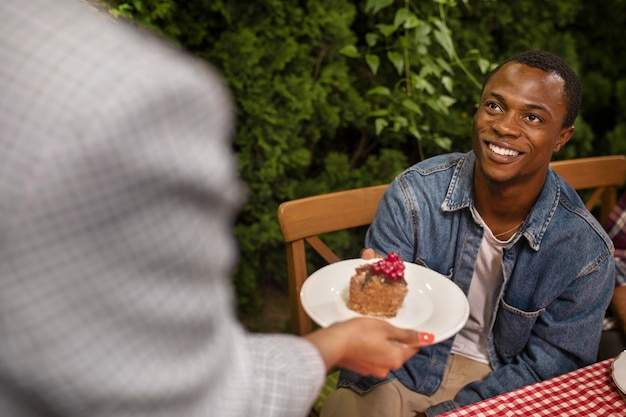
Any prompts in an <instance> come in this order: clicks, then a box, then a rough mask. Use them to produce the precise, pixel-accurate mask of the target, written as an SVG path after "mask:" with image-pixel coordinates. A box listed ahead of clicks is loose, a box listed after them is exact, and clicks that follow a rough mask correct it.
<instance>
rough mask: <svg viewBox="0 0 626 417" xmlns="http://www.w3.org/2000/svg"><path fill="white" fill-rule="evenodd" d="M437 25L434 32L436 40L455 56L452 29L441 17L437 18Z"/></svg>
mask: <svg viewBox="0 0 626 417" xmlns="http://www.w3.org/2000/svg"><path fill="white" fill-rule="evenodd" d="M435 25H436V26H437V27H438V29H435V33H434V36H435V40H437V43H439V45H441V46H442V47H443V49H444V50H445V51H446V52H447V53H448V56H449V57H450V58H452V57H454V43H453V42H452V37H450V31H449V30H448V28H447V27H446V25H445V24H443V23H442V22H441V21H440V20H439V19H435Z"/></svg>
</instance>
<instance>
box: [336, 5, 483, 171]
mask: <svg viewBox="0 0 626 417" xmlns="http://www.w3.org/2000/svg"><path fill="white" fill-rule="evenodd" d="M455 7H457V2H456V1H455V0H438V1H431V2H419V3H418V2H413V3H411V2H410V1H408V0H404V1H400V2H394V1H391V0H367V1H366V3H365V7H364V10H365V13H366V15H367V18H364V19H363V20H365V21H367V22H368V24H367V25H366V27H365V28H366V32H365V34H364V35H363V36H362V37H361V38H360V39H358V40H357V41H358V42H359V43H357V44H348V45H345V46H344V47H343V48H342V49H341V52H342V53H343V54H344V55H346V56H347V57H350V58H358V59H361V60H362V62H363V65H365V66H366V67H367V68H363V69H362V70H361V72H365V71H367V70H369V72H370V74H369V77H368V80H369V81H370V83H371V87H370V88H369V90H368V91H367V92H366V99H367V100H368V101H369V102H370V103H371V108H372V110H371V111H370V113H369V116H370V119H371V123H372V124H373V127H374V131H375V134H376V135H378V136H380V137H381V141H385V138H388V139H391V140H393V141H394V142H395V143H396V145H395V146H398V145H397V143H398V142H399V141H405V142H406V141H407V140H408V141H409V142H408V143H406V145H405V146H407V147H411V146H413V147H414V146H415V145H417V149H418V156H419V159H424V158H426V157H427V155H428V153H427V152H426V151H425V149H424V144H426V146H428V145H430V147H431V148H434V152H433V153H441V152H443V151H450V150H452V145H453V141H452V139H451V138H450V136H449V134H450V133H452V132H450V131H448V129H446V125H447V124H446V123H445V122H444V121H445V120H446V119H448V118H449V117H450V115H451V108H452V107H453V105H454V104H455V103H456V102H457V99H456V98H455V97H454V96H453V95H454V87H455V85H456V84H457V83H459V82H461V83H462V82H465V83H468V84H470V85H472V86H473V93H474V94H478V93H479V91H480V88H481V82H479V81H478V80H477V78H476V76H475V74H474V73H472V71H470V70H469V69H468V66H467V65H468V62H470V61H474V62H475V63H477V66H476V68H478V69H480V71H481V72H482V73H483V74H484V73H486V71H487V70H488V69H489V68H490V67H491V65H490V63H489V62H488V61H487V60H486V59H484V58H482V57H481V56H480V55H479V53H478V51H477V50H471V51H469V52H468V54H467V56H466V57H465V60H463V59H461V58H460V57H459V55H458V53H457V50H456V47H455V44H454V41H453V39H452V32H451V31H450V29H449V28H448V26H447V23H446V17H447V10H448V9H450V8H455ZM459 72H460V75H458V74H457V73H459ZM434 125H438V126H439V127H440V129H433V126H434ZM468 132H469V131H466V132H465V133H468ZM411 139H412V140H411Z"/></svg>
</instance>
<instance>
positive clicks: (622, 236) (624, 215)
mask: <svg viewBox="0 0 626 417" xmlns="http://www.w3.org/2000/svg"><path fill="white" fill-rule="evenodd" d="M604 229H605V230H606V231H607V233H608V234H609V237H610V238H611V240H612V241H613V245H614V246H615V272H616V274H615V286H623V285H626V192H624V193H623V194H622V195H621V196H620V198H619V200H618V201H617V204H616V205H615V207H614V208H613V210H612V211H611V213H610V214H609V218H608V219H607V221H606V223H605V224H604Z"/></svg>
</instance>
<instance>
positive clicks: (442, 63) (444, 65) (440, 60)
mask: <svg viewBox="0 0 626 417" xmlns="http://www.w3.org/2000/svg"><path fill="white" fill-rule="evenodd" d="M436 61H437V64H438V65H439V66H440V67H441V68H442V69H443V70H444V71H445V72H447V73H448V74H454V70H453V69H452V67H451V66H450V63H449V62H448V61H446V60H445V59H443V58H441V57H437V59H436Z"/></svg>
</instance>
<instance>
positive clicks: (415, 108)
mask: <svg viewBox="0 0 626 417" xmlns="http://www.w3.org/2000/svg"><path fill="white" fill-rule="evenodd" d="M402 106H403V107H404V108H406V109H408V110H411V111H412V112H413V113H416V114H418V115H420V116H422V115H423V114H424V112H422V109H421V108H420V106H419V105H418V104H417V103H416V102H415V101H413V100H411V99H410V98H407V99H404V100H402Z"/></svg>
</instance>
